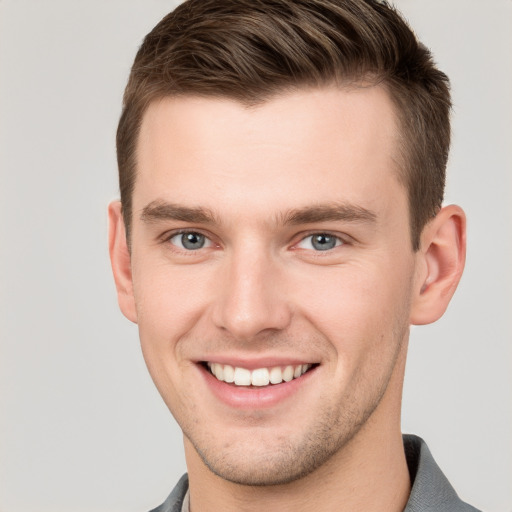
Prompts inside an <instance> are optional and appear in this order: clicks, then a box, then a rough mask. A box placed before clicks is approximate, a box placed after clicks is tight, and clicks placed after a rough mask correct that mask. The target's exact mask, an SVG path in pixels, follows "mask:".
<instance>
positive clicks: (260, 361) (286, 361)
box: [197, 356, 317, 370]
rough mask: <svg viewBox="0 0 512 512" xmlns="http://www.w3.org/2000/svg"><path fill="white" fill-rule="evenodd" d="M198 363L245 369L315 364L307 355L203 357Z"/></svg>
mask: <svg viewBox="0 0 512 512" xmlns="http://www.w3.org/2000/svg"><path fill="white" fill-rule="evenodd" d="M197 362H198V363H217V364H222V365H227V364H228V365H230V366H233V367H239V368H246V369H247V370H256V369H258V368H274V367H276V366H282V367H285V366H296V365H299V364H317V361H316V360H314V359H309V358H307V357H300V358H299V357H296V356H295V357H263V358H241V357H228V356H226V357H221V356H211V357H205V358H204V359H200V360H198V361H197Z"/></svg>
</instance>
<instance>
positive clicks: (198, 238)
mask: <svg viewBox="0 0 512 512" xmlns="http://www.w3.org/2000/svg"><path fill="white" fill-rule="evenodd" d="M169 242H171V244H173V245H175V246H176V247H179V248H180V249H185V250H186V251H197V250H198V249H203V248H204V247H210V246H211V241H210V240H209V239H208V238H206V237H205V236H204V235H202V234H201V233H196V232H195V231H186V232H183V233H177V234H176V235H174V236H172V237H171V238H170V239H169Z"/></svg>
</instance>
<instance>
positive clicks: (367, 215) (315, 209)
mask: <svg viewBox="0 0 512 512" xmlns="http://www.w3.org/2000/svg"><path fill="white" fill-rule="evenodd" d="M329 221H345V222H363V223H370V224H374V223H375V222H376V221H377V215H376V214H375V213H374V212H372V211H371V210H368V209H366V208H363V207H362V206H358V205H353V204H348V203H341V204H337V203H335V204H320V205H314V206H307V207H305V208H297V209H293V210H290V211H289V212H287V213H286V214H285V215H284V219H283V223H284V224H291V225H297V224H313V223H316V222H329Z"/></svg>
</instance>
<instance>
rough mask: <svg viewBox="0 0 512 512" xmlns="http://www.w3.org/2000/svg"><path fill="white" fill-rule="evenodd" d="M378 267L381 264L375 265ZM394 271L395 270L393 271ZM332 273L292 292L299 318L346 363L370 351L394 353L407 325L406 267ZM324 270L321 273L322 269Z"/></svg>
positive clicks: (408, 280) (335, 270) (341, 269)
mask: <svg viewBox="0 0 512 512" xmlns="http://www.w3.org/2000/svg"><path fill="white" fill-rule="evenodd" d="M380 263H382V262H380ZM393 267H395V268H393ZM398 268H400V269H402V270H401V271H397V270H396V266H395V265H392V264H390V265H387V266H386V268H383V266H382V265H377V264H374V265H369V264H366V265H364V266H362V265H361V266H357V265H352V266H351V267H349V266H346V267H338V268H333V269H332V272H330V273H329V275H324V276H323V277H322V278H320V277H319V276H316V278H314V279H310V280H308V282H307V283H304V286H302V287H301V289H300V291H297V292H296V296H299V295H300V296H301V297H302V299H301V300H300V301H298V304H299V305H300V306H299V307H300V310H301V314H302V315H303V316H304V317H306V318H308V320H309V322H310V323H312V324H313V325H314V326H315V328H316V329H318V330H319V331H320V332H321V333H322V334H323V335H324V336H325V337H326V338H327V339H328V340H329V341H330V342H331V344H332V345H333V346H334V347H335V349H336V351H337V352H338V356H339V357H340V356H342V359H343V360H344V361H345V362H346V364H351V362H354V361H353V360H354V359H356V360H357V359H358V358H359V357H363V356H364V354H365V353H367V352H368V351H371V350H372V348H373V349H374V350H379V351H380V350H388V349H389V350H393V346H396V344H397V343H398V342H400V341H401V339H397V337H401V335H403V330H404V326H406V325H407V319H408V316H409V315H408V311H409V307H410V288H411V277H410V275H409V274H410V268H409V266H408V265H405V264H404V265H402V266H400V265H398ZM324 270H325V269H324Z"/></svg>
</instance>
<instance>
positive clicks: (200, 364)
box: [109, 0, 475, 512]
mask: <svg viewBox="0 0 512 512" xmlns="http://www.w3.org/2000/svg"><path fill="white" fill-rule="evenodd" d="M449 110H450V96H449V86H448V79H447V77H446V76H445V75H444V74H443V73H442V72H440V71H439V70H437V69H436V68H435V66H434V64H433V62H432V58H431V55H430V54H429V52H428V51H427V50H426V49H425V47H423V46H422V45H421V44H420V43H418V42H417V41H416V39H415V37H414V35H413V34H412V32H411V31H410V29H409V28H408V27H407V25H406V24H405V23H404V21H403V20H402V19H401V18H400V17H399V15H398V14H397V13H396V12H395V11H393V9H391V8H390V7H388V6H387V5H386V4H384V3H382V2H375V1H362V0H313V1H312V0H307V1H306V0H294V1H292V0H282V1H276V0H256V1H255V0H228V1H222V2H215V1H204V0H189V1H188V2H185V3H184V4H182V5H181V6H180V7H178V8H177V9H176V10H175V11H174V12H173V13H171V14H169V15H168V16H167V17H165V18H164V19H163V20H162V21H161V22H160V23H159V24H158V25H157V26H156V27H155V28H154V29H153V31H152V32H151V33H150V34H149V35H148V36H147V37H146V39H145V41H144V43H143V45H142V47H141V48H140V50H139V52H138V54H137V57H136V59H135V63H134V65H133V68H132V71H131V75H130V79H129V82H128V85H127V88H126V91H125V97H124V107H123V113H122V116H121V120H120V123H119V128H118V137H117V148H118V163H119V176H120V189H121V201H120V202H115V203H112V204H111V205H110V208H109V218H110V253H111V259H112V266H113V271H114V277H115V281H116V286H117V290H118V298H119V304H120V307H121V310H122V311H123V313H124V314H125V316H126V317H127V318H128V319H130V320H132V321H133V322H136V323H137V324H138V326H139V332H140V339H141V345H142V350H143V353H144V357H145V360H146V363H147V366H148V368H149V371H150V373H151V376H152V378H153V380H154V382H155V384H156V386H157V388H158V390H159V391H160V394H161V395H162V398H163V399H164V401H165V403H166V404H167V406H168V407H169V409H170V410H171V412H172V414H173V415H174V417H175V418H176V420H177V421H178V423H179V425H180V427H181V429H182V430H183V434H184V444H185V455H186V460H187V469H188V477H184V478H183V479H182V480H181V481H180V482H179V484H178V485H177V487H176V488H175V490H174V491H173V493H172V494H171V495H170V496H169V498H168V499H167V500H166V502H165V503H164V504H163V505H162V506H161V507H158V508H157V509H156V510H158V511H170V510H173V511H179V510H183V511H187V510H191V511H192V512H198V511H201V512H204V511H214V510H225V511H234V510H247V511H249V510H260V509H261V508H262V507H265V506H267V507H272V508H273V509H276V510H282V511H288V510H294V511H302V510H310V509H311V508H313V507H315V508H316V509H318V510H322V511H334V510H336V511H338V510H351V511H352V510H365V511H371V510H375V511H377V510H378V511H383V510H385V511H390V512H391V511H402V510H404V509H405V510H407V511H408V512H411V511H419V510H449V511H455V510H457V511H469V510H475V509H474V508H473V507H471V506H469V505H466V504H465V503H463V502H462V501H460V500H459V498H458V497H457V495H456V494H455V491H454V490H453V489H452V488H451V486H450V484H449V483H448V481H447V480H446V479H445V477H444V476H443V475H442V473H441V471H440V469H439V468H438V467H437V466H436V464H435V462H434V461H433V459H432V456H431V455H430V452H429V451H428V448H427V447H426V445H425V443H424V442H423V441H422V440H421V439H419V438H416V437H414V436H406V437H404V438H402V435H401V432H400V402H401V393H402V383H403V376H404V368H405V360H406V353H407V344H408V337H409V326H410V325H411V324H426V323H430V322H434V321H435V320H437V319H438V318H439V317H441V316H442V314H443V313H444V311H445V309H446V307H447V306H448V303H449V301H450V299H451V297H452V295H453V292H454V291H455V288H456V286H457V284H458V282H459V279H460V276H461V273H462V270H463V266H464V258H465V217H464V213H463V211H462V210H461V209H460V208H459V207H457V206H453V205H452V206H446V207H444V208H443V207H442V206H441V203H442V198H443V188H444V173H445V167H446V160H447V156H448V148H449V139H450V128H449Z"/></svg>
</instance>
